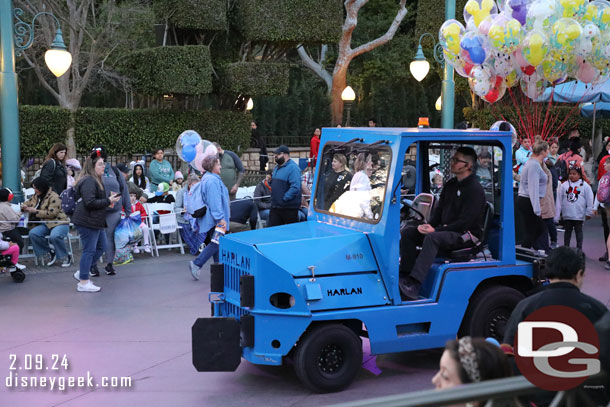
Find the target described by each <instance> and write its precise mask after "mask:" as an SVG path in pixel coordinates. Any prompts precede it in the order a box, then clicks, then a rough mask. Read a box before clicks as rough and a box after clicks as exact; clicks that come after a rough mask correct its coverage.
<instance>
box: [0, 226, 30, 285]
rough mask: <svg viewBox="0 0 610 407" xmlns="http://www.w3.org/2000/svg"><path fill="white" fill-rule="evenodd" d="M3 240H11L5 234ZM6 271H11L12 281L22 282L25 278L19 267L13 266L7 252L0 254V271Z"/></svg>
mask: <svg viewBox="0 0 610 407" xmlns="http://www.w3.org/2000/svg"><path fill="white" fill-rule="evenodd" d="M3 240H5V241H7V242H11V241H12V240H11V238H10V237H8V236H5V237H4V238H3ZM7 271H8V272H9V273H11V277H12V278H13V281H14V282H16V283H23V280H25V273H24V272H23V270H22V269H21V268H19V267H15V265H14V264H13V262H12V261H11V256H10V255H9V254H0V273H5V272H7Z"/></svg>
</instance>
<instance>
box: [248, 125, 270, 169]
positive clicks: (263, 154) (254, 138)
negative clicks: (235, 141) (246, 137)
mask: <svg viewBox="0 0 610 407" xmlns="http://www.w3.org/2000/svg"><path fill="white" fill-rule="evenodd" d="M250 127H251V128H252V133H251V134H250V146H251V147H254V148H258V149H260V151H259V154H260V157H259V164H260V172H261V174H262V173H264V172H265V169H266V168H267V162H268V161H269V157H268V155H267V145H266V144H265V138H264V137H263V135H262V134H261V132H260V130H259V129H258V126H257V125H256V122H254V121H253V122H252V123H250Z"/></svg>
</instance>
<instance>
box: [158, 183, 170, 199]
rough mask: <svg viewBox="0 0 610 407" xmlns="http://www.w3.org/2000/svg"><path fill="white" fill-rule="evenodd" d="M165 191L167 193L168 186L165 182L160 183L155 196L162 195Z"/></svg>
mask: <svg viewBox="0 0 610 407" xmlns="http://www.w3.org/2000/svg"><path fill="white" fill-rule="evenodd" d="M167 191H169V184H168V183H167V182H162V183H160V184H159V187H158V188H157V191H156V192H155V195H157V196H159V195H163V194H164V193H166V192H167Z"/></svg>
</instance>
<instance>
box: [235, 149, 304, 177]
mask: <svg viewBox="0 0 610 407" xmlns="http://www.w3.org/2000/svg"><path fill="white" fill-rule="evenodd" d="M289 148H290V158H293V159H296V160H297V161H298V159H299V158H309V147H289ZM274 151H275V148H269V149H268V153H269V162H268V163H267V169H270V168H273V167H274V166H275V161H274V158H273V152H274ZM240 158H241V162H242V163H243V164H244V168H245V169H246V170H252V171H258V170H259V169H260V149H258V148H249V149H247V150H246V151H245V152H244V153H243V154H242V155H241V157H240Z"/></svg>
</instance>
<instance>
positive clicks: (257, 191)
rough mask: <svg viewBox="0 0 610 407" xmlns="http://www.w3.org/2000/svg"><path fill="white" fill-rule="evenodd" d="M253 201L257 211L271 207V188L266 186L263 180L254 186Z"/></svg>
mask: <svg viewBox="0 0 610 407" xmlns="http://www.w3.org/2000/svg"><path fill="white" fill-rule="evenodd" d="M263 197H266V198H263ZM257 198H258V199H257ZM254 203H255V204H256V207H257V208H258V210H259V211H264V210H265V209H271V189H270V188H267V185H265V180H262V181H261V182H259V183H258V184H257V185H256V188H254Z"/></svg>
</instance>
